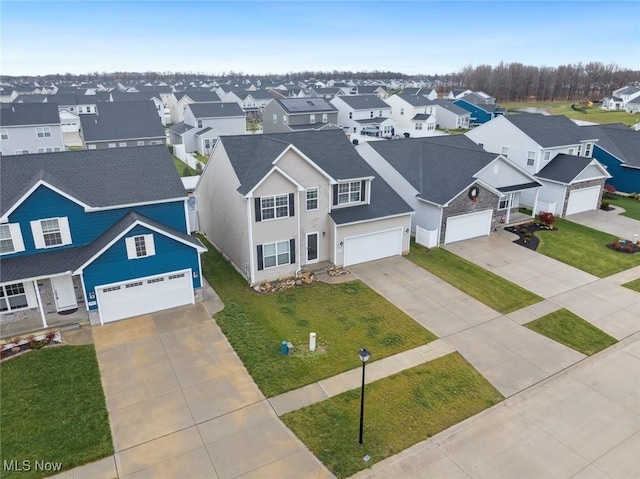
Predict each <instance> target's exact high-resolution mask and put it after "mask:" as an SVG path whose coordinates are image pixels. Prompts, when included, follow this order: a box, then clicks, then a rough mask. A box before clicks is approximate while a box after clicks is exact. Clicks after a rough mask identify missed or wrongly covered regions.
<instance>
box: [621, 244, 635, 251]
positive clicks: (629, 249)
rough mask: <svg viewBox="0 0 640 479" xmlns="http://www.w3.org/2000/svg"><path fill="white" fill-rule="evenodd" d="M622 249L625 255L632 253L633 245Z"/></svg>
mask: <svg viewBox="0 0 640 479" xmlns="http://www.w3.org/2000/svg"><path fill="white" fill-rule="evenodd" d="M623 249H624V251H625V252H626V253H633V245H632V244H631V243H628V244H627V245H626V246H625V247H624V248H623Z"/></svg>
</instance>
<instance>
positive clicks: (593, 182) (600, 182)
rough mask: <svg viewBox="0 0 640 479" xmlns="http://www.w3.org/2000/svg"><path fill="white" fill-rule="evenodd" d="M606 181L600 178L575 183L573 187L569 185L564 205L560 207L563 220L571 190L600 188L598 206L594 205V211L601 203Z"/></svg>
mask: <svg viewBox="0 0 640 479" xmlns="http://www.w3.org/2000/svg"><path fill="white" fill-rule="evenodd" d="M605 181H606V179H604V178H602V179H599V180H589V181H583V182H581V183H576V184H574V185H570V186H569V187H567V194H566V195H565V197H564V204H563V205H562V217H563V218H564V217H565V215H566V213H567V205H568V204H569V195H570V194H571V191H573V190H581V189H583V188H589V187H591V186H600V198H599V199H598V204H597V205H596V209H597V208H599V207H600V203H602V195H603V194H604V183H605Z"/></svg>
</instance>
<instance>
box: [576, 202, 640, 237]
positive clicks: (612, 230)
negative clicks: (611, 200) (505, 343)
mask: <svg viewBox="0 0 640 479" xmlns="http://www.w3.org/2000/svg"><path fill="white" fill-rule="evenodd" d="M620 213H621V209H620V208H615V209H614V210H613V211H602V210H594V211H585V212H584V213H578V214H576V215H571V216H569V217H568V218H567V219H568V220H570V221H573V222H574V223H578V224H581V225H584V226H588V227H589V228H593V229H596V230H599V231H604V232H605V233H609V234H612V235H614V236H617V237H618V238H623V239H628V240H633V239H636V237H634V236H633V235H634V234H637V235H638V237H637V239H640V221H638V220H634V219H633V218H627V217H626V216H622V215H621V214H620Z"/></svg>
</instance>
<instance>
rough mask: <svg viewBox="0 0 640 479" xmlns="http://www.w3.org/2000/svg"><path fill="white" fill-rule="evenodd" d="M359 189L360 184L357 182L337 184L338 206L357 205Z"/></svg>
mask: <svg viewBox="0 0 640 479" xmlns="http://www.w3.org/2000/svg"><path fill="white" fill-rule="evenodd" d="M360 187H361V183H360V182H359V181H350V182H348V183H339V184H338V204H339V205H346V204H349V203H359V202H360Z"/></svg>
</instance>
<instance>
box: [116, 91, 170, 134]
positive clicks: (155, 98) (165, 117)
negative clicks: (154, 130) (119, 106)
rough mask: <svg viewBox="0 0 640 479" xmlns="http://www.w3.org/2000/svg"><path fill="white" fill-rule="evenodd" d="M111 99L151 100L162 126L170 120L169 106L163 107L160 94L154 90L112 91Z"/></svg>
mask: <svg viewBox="0 0 640 479" xmlns="http://www.w3.org/2000/svg"><path fill="white" fill-rule="evenodd" d="M111 99H112V100H113V101H147V100H151V101H152V102H153V104H154V106H155V108H156V112H157V113H158V116H159V117H160V121H161V122H162V126H166V125H167V124H168V123H170V122H171V112H170V110H169V108H166V109H165V106H164V103H163V101H162V98H161V97H160V94H159V93H158V92H155V91H148V90H147V91H143V92H137V93H124V92H117V91H114V92H112V93H111Z"/></svg>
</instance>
